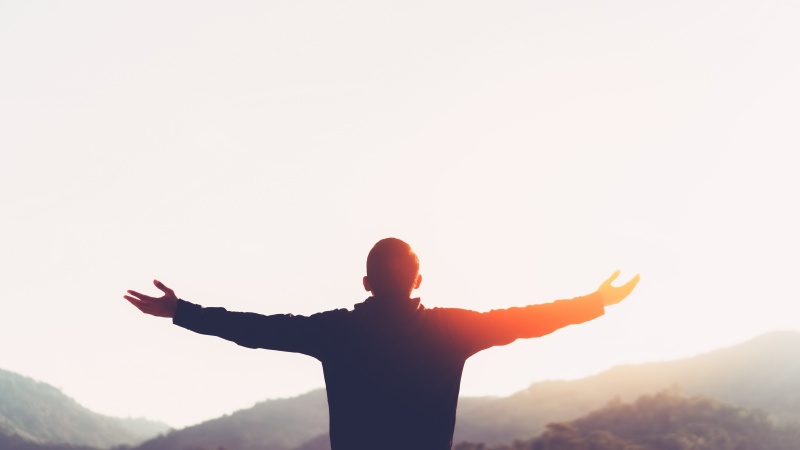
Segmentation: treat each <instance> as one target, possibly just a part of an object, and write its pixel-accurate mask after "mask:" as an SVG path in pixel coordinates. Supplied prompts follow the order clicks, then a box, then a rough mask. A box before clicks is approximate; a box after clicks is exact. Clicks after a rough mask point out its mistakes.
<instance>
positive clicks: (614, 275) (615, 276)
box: [602, 269, 621, 286]
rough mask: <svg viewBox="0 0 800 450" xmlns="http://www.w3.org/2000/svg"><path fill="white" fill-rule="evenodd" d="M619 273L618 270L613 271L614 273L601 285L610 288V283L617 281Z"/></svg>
mask: <svg viewBox="0 0 800 450" xmlns="http://www.w3.org/2000/svg"><path fill="white" fill-rule="evenodd" d="M620 272H621V271H620V269H617V270H615V271H614V273H612V274H611V276H610V277H608V279H607V280H606V281H604V282H603V284H602V285H603V286H610V285H611V283H612V282H613V281H614V280H616V279H617V277H618V276H619V273H620Z"/></svg>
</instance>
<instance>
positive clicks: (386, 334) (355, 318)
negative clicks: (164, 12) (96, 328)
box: [124, 238, 639, 450]
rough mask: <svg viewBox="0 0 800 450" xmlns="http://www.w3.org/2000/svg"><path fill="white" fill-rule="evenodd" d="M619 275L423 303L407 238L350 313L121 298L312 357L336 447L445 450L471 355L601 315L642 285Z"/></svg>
mask: <svg viewBox="0 0 800 450" xmlns="http://www.w3.org/2000/svg"><path fill="white" fill-rule="evenodd" d="M618 275H619V271H616V272H615V273H614V274H613V275H612V276H611V277H610V278H609V279H608V280H606V281H605V282H603V284H601V285H600V288H598V290H597V291H595V292H594V293H592V294H589V295H587V296H583V297H576V298H573V299H571V300H558V301H555V302H552V303H548V304H541V305H530V306H525V307H518V308H509V309H501V310H493V311H490V312H486V313H479V312H475V311H469V310H464V309H455V308H433V309H427V308H425V307H424V306H422V304H420V299H419V298H411V292H412V291H413V290H414V289H416V288H418V287H419V285H420V283H421V282H422V277H421V276H420V274H419V260H418V258H417V255H416V254H415V253H414V251H413V250H412V249H411V247H410V246H409V245H408V244H406V243H405V242H403V241H401V240H399V239H395V238H388V239H383V240H381V241H379V242H378V243H377V244H375V246H374V247H373V248H372V250H371V251H370V252H369V255H368V256H367V275H366V276H365V277H364V279H363V283H364V289H366V290H367V291H369V292H371V294H372V296H371V297H369V298H367V299H366V301H364V302H362V303H359V304H356V305H355V307H354V308H353V310H351V311H348V310H346V309H338V310H334V311H327V312H322V313H318V314H314V315H312V316H309V317H304V316H294V315H291V314H287V315H271V316H263V315H260V314H255V313H246V312H229V311H226V310H225V309H223V308H203V307H201V306H199V305H195V304H192V303H189V302H187V301H184V300H181V299H179V298H178V297H177V296H176V295H175V293H174V292H173V291H172V289H170V288H168V287H166V286H164V284H162V283H161V282H160V281H157V280H156V281H154V284H155V286H156V287H157V288H158V289H160V290H161V291H162V292H163V293H164V295H163V296H162V297H160V298H155V297H150V296H147V295H144V294H140V293H138V292H136V291H128V294H129V295H125V296H124V297H125V298H126V299H127V300H128V301H129V302H131V303H132V304H133V305H134V306H136V307H137V308H139V309H140V310H141V311H142V312H144V313H146V314H150V315H153V316H159V317H171V318H172V320H173V323H174V324H176V325H178V326H181V327H184V328H186V329H189V330H192V331H194V332H197V333H201V334H208V335H214V336H219V337H221V338H223V339H227V340H230V341H233V342H235V343H237V344H239V345H242V346H245V347H249V348H265V349H271V350H281V351H287V352H297V353H303V354H306V355H309V356H313V357H314V358H317V359H318V360H319V361H320V362H322V368H323V371H324V374H325V383H326V385H327V393H328V408H329V411H330V439H331V448H332V449H333V450H362V449H363V450H366V449H369V450H374V449H398V450H400V449H403V450H428V449H430V450H449V449H450V448H451V446H452V439H453V429H454V427H455V421H456V403H457V401H458V391H459V386H460V384H461V372H462V370H463V368H464V363H465V362H466V360H467V358H469V357H470V356H472V355H474V354H475V353H477V352H479V351H481V350H484V349H487V348H489V347H492V346H495V345H506V344H509V343H511V342H513V341H514V340H516V339H519V338H532V337H538V336H543V335H545V334H548V333H551V332H553V331H555V330H557V329H559V328H562V327H565V326H567V325H570V324H577V323H582V322H586V321H588V320H592V319H594V318H596V317H599V316H601V315H603V313H604V307H606V306H609V305H613V304H616V303H619V302H620V301H621V300H622V299H624V298H625V297H627V296H628V294H630V292H631V291H632V290H633V288H634V287H635V286H636V283H638V281H639V276H638V275H636V276H635V277H634V278H633V279H631V280H630V281H629V282H628V283H626V284H625V285H623V286H620V287H614V286H611V282H612V281H613V280H614V279H615V278H616V277H617V276H618Z"/></svg>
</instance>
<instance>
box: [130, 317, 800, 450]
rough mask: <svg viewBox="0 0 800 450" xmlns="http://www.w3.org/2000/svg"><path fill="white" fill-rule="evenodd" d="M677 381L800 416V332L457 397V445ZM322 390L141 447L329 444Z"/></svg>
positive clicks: (523, 431) (314, 449) (530, 430)
mask: <svg viewBox="0 0 800 450" xmlns="http://www.w3.org/2000/svg"><path fill="white" fill-rule="evenodd" d="M672 386H679V387H680V388H681V390H682V391H683V392H685V393H687V394H692V395H694V394H702V395H707V396H709V397H713V398H715V399H719V400H722V401H724V402H726V403H731V404H734V405H737V406H742V407H747V408H758V409H762V410H764V411H768V412H769V413H770V414H772V415H774V416H775V417H778V418H782V419H787V420H789V419H795V418H800V333H798V332H775V333H770V334H767V335H763V336H761V337H758V338H756V339H753V340H751V341H748V342H745V343H743V344H739V345H736V346H733V347H729V348H725V349H721V350H716V351H712V352H709V353H706V354H703V355H699V356H695V357H692V358H687V359H682V360H677V361H669V362H659V363H648V364H640V365H626V366H620V367H616V368H613V369H611V370H609V371H606V372H603V373H601V374H599V375H595V376H592V377H588V378H584V379H580V380H573V381H548V382H541V383H535V384H533V385H531V386H530V387H529V388H528V389H525V390H523V391H520V392H518V393H516V394H513V395H511V396H509V397H479V398H470V397H464V398H461V399H460V400H459V407H458V420H457V424H456V435H455V439H454V442H461V441H472V442H483V443H487V444H497V443H507V442H509V441H510V440H511V439H516V438H520V439H528V438H533V437H535V436H537V435H538V434H539V433H541V432H542V431H544V430H545V427H546V425H547V424H548V423H551V422H556V421H568V420H572V419H575V418H577V417H580V416H583V415H585V414H586V413H588V412H589V411H593V410H595V409H598V408H601V407H603V406H604V405H606V404H608V402H609V401H612V400H614V399H619V400H632V399H635V398H638V397H640V396H642V395H645V394H652V393H655V392H659V391H661V390H663V389H665V388H670V387H672ZM326 431H327V404H326V401H325V393H324V391H323V390H317V391H313V392H310V393H308V394H305V395H301V396H299V397H295V398H289V399H281V400H270V401H266V402H262V403H259V404H257V405H256V406H254V407H253V408H250V409H247V410H242V411H238V412H236V413H234V414H232V415H230V416H225V417H221V418H218V419H215V420H212V421H209V422H204V423H202V424H199V425H196V426H193V427H189V428H186V429H182V430H176V431H172V432H170V433H169V434H168V435H166V436H162V437H160V438H158V439H155V440H151V441H148V442H146V443H145V444H142V445H141V446H140V447H137V450H184V449H192V450H196V449H208V450H216V449H217V448H219V447H223V448H225V449H227V450H251V449H253V450H254V449H257V448H258V449H261V450H293V449H297V450H327V449H329V448H330V447H329V445H328V442H327V438H326V436H325V435H324V434H323V433H325V432H326Z"/></svg>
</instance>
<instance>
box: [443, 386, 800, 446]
mask: <svg viewBox="0 0 800 450" xmlns="http://www.w3.org/2000/svg"><path fill="white" fill-rule="evenodd" d="M798 442H800V424H797V423H792V424H776V423H775V422H774V421H773V420H770V418H769V417H768V416H767V415H766V414H765V413H763V412H761V411H758V410H751V409H746V408H741V407H736V406H732V405H727V404H724V403H721V402H719V401H716V400H713V399H711V398H708V397H703V396H694V397H687V396H684V395H679V394H678V393H677V392H676V391H669V390H666V391H661V392H659V393H657V394H655V395H645V396H641V397H639V398H638V399H637V400H636V401H635V402H633V403H623V402H621V401H619V400H617V401H614V402H612V403H610V404H608V405H606V406H605V407H603V408H602V409H599V410H595V411H593V412H591V413H589V414H587V415H585V416H583V417H580V418H578V419H575V420H573V421H570V422H555V423H550V424H548V425H547V429H546V430H545V431H544V432H543V433H542V434H540V435H539V436H538V437H536V438H533V439H531V440H528V441H523V440H519V439H515V440H514V442H513V444H512V445H511V446H509V445H508V443H511V441H510V440H509V441H508V443H507V444H500V445H494V446H488V447H487V446H486V444H485V443H472V442H461V443H459V444H457V445H456V446H455V447H454V450H546V449H570V450H623V449H625V450H671V449H675V450H796V449H797V447H798Z"/></svg>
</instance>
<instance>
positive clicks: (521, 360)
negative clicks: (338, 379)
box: [0, 0, 800, 426]
mask: <svg viewBox="0 0 800 450" xmlns="http://www.w3.org/2000/svg"><path fill="white" fill-rule="evenodd" d="M798 20H800V3H798V2H777V1H763V0H758V1H756V0H752V1H721V0H719V1H701V2H696V1H673V2H639V1H633V0H614V1H609V2H588V1H572V2H564V1H555V0H553V1H550V0H544V1H537V2H531V1H507V2H474V1H463V2H430V1H424V2H416V1H402V2H386V1H362V2H348V1H337V2H310V1H293V2H210V1H197V0H193V1H185V2H163V1H149V2H148V1H139V2H106V1H94V2H88V1H79V2H28V1H0V202H1V203H0V204H2V208H0V255H1V257H0V283H2V294H0V295H1V297H0V300H1V301H2V305H3V311H4V312H3V313H2V314H0V342H2V344H0V367H2V368H4V369H8V370H12V371H16V372H19V373H22V374H25V375H28V376H31V377H33V378H36V379H38V380H42V381H46V382H48V383H51V384H53V385H55V386H57V387H59V388H61V389H63V390H64V392H66V393H67V394H68V395H70V396H72V397H73V398H75V399H76V400H77V401H79V402H80V403H82V404H84V405H86V406H88V407H90V408H92V409H94V410H96V411H98V412H102V413H107V414H113V415H120V416H126V415H132V416H146V417H149V418H153V419H160V420H164V421H166V422H168V423H169V424H171V425H173V426H185V425H189V424H192V423H196V422H199V421H201V420H205V419H210V418H213V417H216V416H219V415H222V414H224V413H229V412H232V411H234V410H236V409H240V408H245V407H249V406H251V405H252V404H253V403H255V402H257V401H261V400H264V399H266V398H274V397H281V396H291V395H296V394H299V393H303V392H306V391H308V390H310V389H312V388H316V387H321V386H322V385H323V378H322V371H321V367H320V365H319V363H317V362H316V361H315V360H313V359H311V358H308V357H303V356H299V355H292V354H284V353H278V352H270V351H265V350H261V351H256V350H247V349H244V348H240V347H237V346H236V345H235V344H232V343H228V342H225V341H222V340H219V339H215V338H211V337H204V336H199V335H195V334H193V333H191V332H188V331H185V330H183V329H181V328H178V327H175V326H173V325H171V324H170V322H169V321H168V320H162V319H156V318H152V317H149V316H145V315H143V314H141V313H139V312H138V311H137V310H135V309H134V308H133V307H132V306H131V305H129V304H128V303H127V302H126V301H125V300H123V299H122V295H123V294H124V292H125V290H126V289H136V290H139V291H143V292H148V293H152V294H155V293H157V291H156V290H155V288H153V287H152V285H151V284H150V283H151V280H152V279H153V278H159V279H160V280H162V281H163V282H165V283H166V284H167V285H168V286H171V287H172V288H173V289H175V291H176V292H177V294H178V295H179V296H181V297H183V298H185V299H188V300H190V301H193V302H196V303H201V304H204V305H207V306H225V307H227V308H228V309H233V310H249V311H256V312H262V313H267V314H272V313H289V312H291V313H295V314H311V313H313V312H316V311H321V310H327V309H334V308H341V307H347V308H351V307H352V305H353V304H354V303H357V302H360V301H362V300H363V299H364V298H365V297H366V295H367V294H366V293H365V292H364V291H363V290H362V288H361V277H362V276H363V275H364V261H365V259H366V254H367V252H368V251H369V249H370V247H371V246H372V244H373V243H374V242H375V241H377V240H378V239H380V238H383V237H388V236H395V237H399V238H402V239H405V240H406V241H408V242H409V243H410V244H411V245H412V246H414V248H415V249H416V250H417V252H418V253H419V255H420V257H421V259H422V274H423V277H424V280H423V284H422V287H421V289H420V291H419V295H420V296H421V297H422V299H423V303H424V304H425V305H426V306H428V307H434V306H456V307H464V308H472V309H476V310H489V309H493V308H501V307H508V306H516V305H525V304H530V303H541V302H546V301H550V300H555V299H558V298H568V297H574V296H578V295H583V294H588V293H590V292H592V291H593V290H594V289H595V288H596V287H597V286H598V285H599V284H600V283H601V282H602V281H603V280H604V279H605V278H606V277H607V276H608V275H610V274H611V272H613V271H614V270H615V269H617V268H620V269H622V271H623V272H622V275H621V277H620V279H621V280H623V281H624V280H627V279H628V278H629V277H631V276H633V275H634V274H636V273H641V274H642V281H641V283H640V285H639V287H638V288H637V290H636V291H635V292H634V293H633V295H632V296H631V297H630V298H629V299H627V300H626V301H625V302H623V303H622V304H620V305H618V306H616V307H613V308H609V309H608V310H607V314H606V316H605V317H602V318H600V319H598V320H596V321H594V322H591V323H588V324H584V325H581V326H578V327H570V328H567V329H565V330H561V331H559V332H557V333H556V334H553V335H551V336H548V337H545V338H542V339H536V340H530V341H521V342H516V343H514V344H513V345H510V346H507V347H503V348H497V349H492V350H490V351H487V352H484V353H482V354H480V355H478V356H476V357H474V358H473V359H471V360H470V361H469V362H468V364H467V368H466V371H465V375H464V382H463V387H462V393H464V394H467V395H484V394H508V393H511V392H514V391H516V390H519V389H522V388H524V387H526V386H528V385H529V384H530V383H531V382H533V381H537V380H543V379H552V378H575V377H581V376H586V375H589V374H593V373H596V372H598V371H601V370H603V369H606V368H608V367H611V366H614V365H617V364H621V363H626V362H642V361H655V360H663V359H673V358H679V357H685V356H689V355H694V354H697V353H700V352H704V351H707V350H711V349H714V348H718V347H721V346H728V345H733V344H736V343H738V342H741V341H744V340H747V339H749V338H751V337H754V336H756V335H758V334H761V333H764V332H767V331H770V330H777V329H795V330H800V320H798V314H797V312H798V310H799V309H800V308H798V307H797V306H796V303H797V302H798V300H800V299H798V295H797V286H796V281H795V280H796V277H797V273H798V272H800V264H799V263H798V258H797V255H798V254H800V240H799V239H798V234H797V233H798V230H800V219H798V214H797V198H798V192H800V181H798V175H797V173H798V169H799V168H800V166H798V164H797V163H796V162H795V161H796V155H794V154H793V153H796V152H797V151H798V149H800V135H798V128H797V124H798V123H800V106H799V105H800V85H799V84H798V83H797V80H799V79H800V59H798V58H797V53H798V47H797V43H798V42H800V28H798V27H797V23H798Z"/></svg>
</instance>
